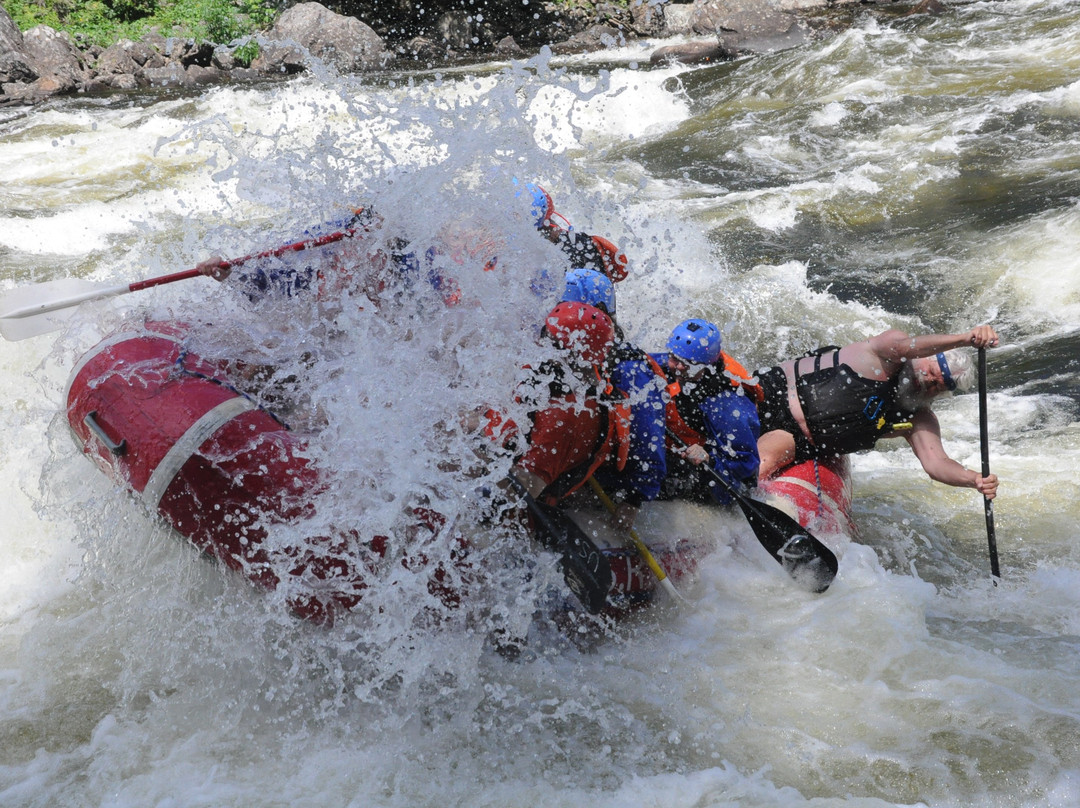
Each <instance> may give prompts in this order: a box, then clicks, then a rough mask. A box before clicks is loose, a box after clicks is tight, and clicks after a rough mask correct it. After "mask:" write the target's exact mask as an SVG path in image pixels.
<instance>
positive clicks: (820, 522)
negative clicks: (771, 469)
mask: <svg viewBox="0 0 1080 808" xmlns="http://www.w3.org/2000/svg"><path fill="white" fill-rule="evenodd" d="M758 490H759V491H760V492H761V493H762V494H763V495H764V496H763V497H762V499H763V500H764V501H765V502H767V503H768V504H769V505H773V506H775V507H777V508H780V509H781V510H783V511H785V512H786V513H788V514H789V515H790V516H791V517H792V518H794V519H795V520H796V521H798V523H799V524H800V525H802V526H803V527H804V528H806V529H807V530H809V531H811V532H813V533H814V534H815V535H817V534H824V535H833V536H847V537H849V538H851V537H853V536H855V535H856V529H855V523H854V522H853V521H852V519H851V463H850V461H849V460H848V458H847V456H846V455H840V456H837V457H830V458H828V459H825V460H807V461H805V462H803V463H796V464H794V465H791V466H787V467H786V468H783V469H781V470H780V471H779V472H777V473H776V474H774V475H773V476H772V477H770V478H769V479H768V480H765V481H764V482H761V483H759V485H758ZM819 538H820V536H819Z"/></svg>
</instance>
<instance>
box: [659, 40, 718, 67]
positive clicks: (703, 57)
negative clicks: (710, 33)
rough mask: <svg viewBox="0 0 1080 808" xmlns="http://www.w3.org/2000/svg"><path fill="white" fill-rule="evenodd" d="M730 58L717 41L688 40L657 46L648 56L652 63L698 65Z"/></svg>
mask: <svg viewBox="0 0 1080 808" xmlns="http://www.w3.org/2000/svg"><path fill="white" fill-rule="evenodd" d="M730 58H731V57H730V56H728V53H727V51H726V50H725V49H724V48H722V47H720V43H719V42H689V43H687V44H685V45H668V46H666V47H663V48H658V49H656V50H655V51H653V52H652V54H651V55H650V56H649V61H650V62H651V63H652V64H654V65H657V64H664V63H666V62H678V63H680V64H687V65H700V64H708V63H709V62H723V61H726V60H728V59H730Z"/></svg>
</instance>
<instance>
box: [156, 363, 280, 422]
mask: <svg viewBox="0 0 1080 808" xmlns="http://www.w3.org/2000/svg"><path fill="white" fill-rule="evenodd" d="M179 347H180V353H179V354H178V355H177V357H176V368H177V370H179V371H180V373H181V374H182V375H184V376H191V377H192V378H195V379H202V380H203V381H207V382H213V383H214V384H216V385H218V386H219V387H224V388H225V389H226V390H228V391H229V392H231V393H236V395H238V396H241V397H243V398H246V399H247V400H248V401H249V402H251V405H252V406H253V407H254V408H255V409H257V410H262V411H263V412H265V413H266V414H267V415H269V416H270V417H271V418H273V419H274V420H275V421H277V422H278V423H279V424H281V425H282V426H283V427H285V429H290V430H291V429H292V427H290V426H289V425H288V424H287V423H286V422H285V421H284V420H283V419H282V418H281V417H279V416H278V414H277V413H275V412H274V411H273V410H270V409H268V408H267V407H265V406H263V405H262V404H260V403H259V402H258V401H257V400H256V399H255V397H254V396H252V395H250V394H249V393H245V392H244V391H243V390H241V389H239V388H238V387H237V386H236V385H234V384H232V383H231V382H227V381H225V380H224V379H219V378H217V377H216V376H211V375H209V374H207V373H202V372H200V371H198V370H191V369H189V368H187V367H185V366H184V362H185V361H186V360H187V356H188V349H187V348H186V347H185V346H183V345H181V346H179Z"/></svg>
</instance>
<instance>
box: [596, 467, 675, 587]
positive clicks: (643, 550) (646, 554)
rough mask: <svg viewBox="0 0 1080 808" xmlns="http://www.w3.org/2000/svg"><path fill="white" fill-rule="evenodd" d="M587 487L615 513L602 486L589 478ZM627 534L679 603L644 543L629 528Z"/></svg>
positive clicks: (613, 506)
mask: <svg viewBox="0 0 1080 808" xmlns="http://www.w3.org/2000/svg"><path fill="white" fill-rule="evenodd" d="M589 485H590V486H591V487H592V490H593V493H595V494H596V496H597V497H598V498H599V499H600V501H601V502H602V503H603V504H604V507H605V508H607V509H608V510H609V511H611V513H615V503H614V502H612V501H611V497H609V496H608V495H607V492H606V491H605V490H604V488H603V486H601V485H600V483H598V482H597V481H596V478H595V477H590V478H589ZM629 534H630V540H631V541H632V542H633V543H634V549H636V550H637V551H638V553H639V554H640V555H641V557H642V558H643V559H645V563H646V564H647V565H648V566H649V569H651V570H652V572H653V575H655V576H656V580H657V581H658V582H659V583H660V585H661V586H663V587H664V589H665V590H666V591H667V593H668V594H669V595H671V596H672V598H674V599H675V601H676V602H678V601H680V600H681V598H680V596H679V592H678V590H677V589H675V585H674V584H672V583H671V579H670V578H668V576H667V573H666V572H664V568H663V567H661V566H660V563H659V562H658V561H657V560H656V559H655V558H653V554H652V553H651V552H649V548H648V547H647V546H646V545H645V542H643V541H642V540H641V537H640V536H639V535H638V534H637V531H636V530H634V529H633V528H630V532H629Z"/></svg>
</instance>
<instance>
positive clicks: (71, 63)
mask: <svg viewBox="0 0 1080 808" xmlns="http://www.w3.org/2000/svg"><path fill="white" fill-rule="evenodd" d="M23 49H24V53H25V54H26V56H27V58H28V59H29V60H30V63H31V64H32V65H33V66H34V69H35V70H36V71H37V74H38V81H39V82H45V83H48V85H49V86H50V87H55V89H53V90H52V92H69V91H71V90H74V89H75V88H76V87H78V86H79V84H80V83H81V82H83V81H84V80H85V79H86V78H87V70H86V65H85V64H84V63H83V57H82V53H81V52H80V51H79V49H78V47H76V45H75V43H74V42H73V41H72V39H71V37H70V36H68V35H67V34H62V33H60V32H59V31H57V30H55V29H54V28H50V27H49V26H47V25H37V26H34V27H33V28H31V29H30V30H29V31H27V32H26V33H25V34H23Z"/></svg>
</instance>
